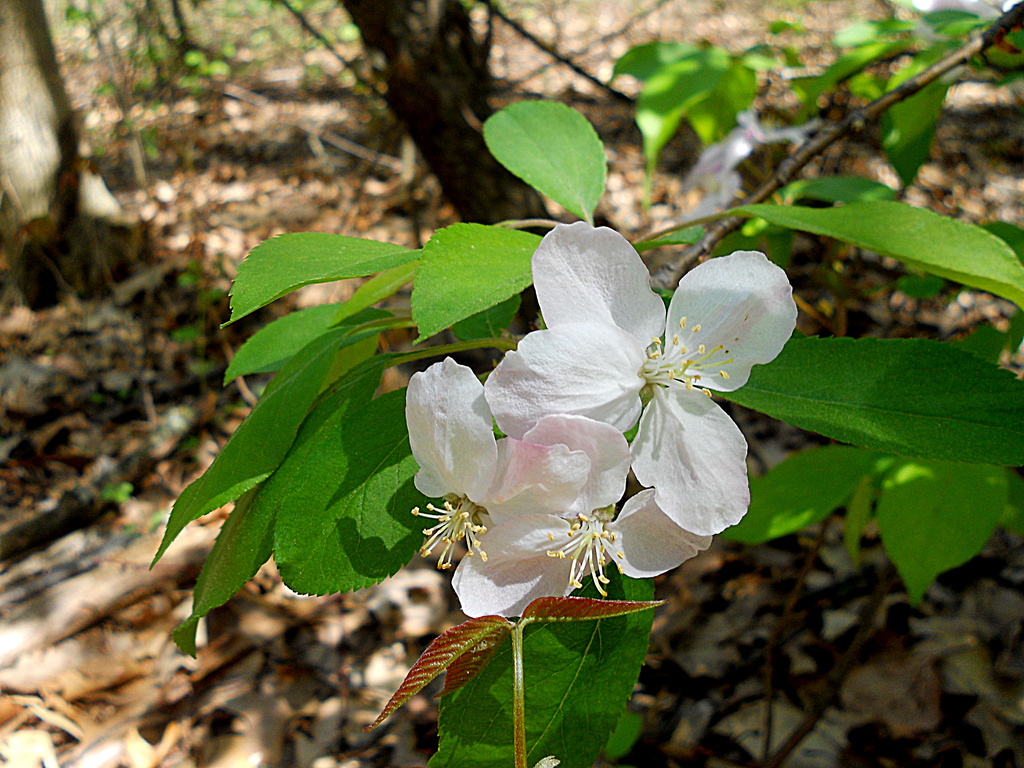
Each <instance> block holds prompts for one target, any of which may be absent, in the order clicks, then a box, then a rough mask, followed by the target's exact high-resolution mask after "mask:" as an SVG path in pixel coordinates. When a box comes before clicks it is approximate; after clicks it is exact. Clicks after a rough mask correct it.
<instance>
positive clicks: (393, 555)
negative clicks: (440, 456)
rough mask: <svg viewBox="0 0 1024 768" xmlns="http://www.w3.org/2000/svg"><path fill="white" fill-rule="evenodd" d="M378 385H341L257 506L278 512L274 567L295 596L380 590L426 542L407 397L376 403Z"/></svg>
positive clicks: (387, 396) (259, 495) (389, 395)
mask: <svg viewBox="0 0 1024 768" xmlns="http://www.w3.org/2000/svg"><path fill="white" fill-rule="evenodd" d="M378 379H379V377H378ZM371 382H373V377H372V376H371V377H368V378H365V380H364V381H362V382H357V383H354V384H352V385H349V386H342V387H340V388H339V389H337V390H336V391H334V392H333V393H331V394H330V395H328V396H326V397H324V398H323V399H322V400H321V401H320V403H319V404H318V405H317V407H316V408H315V409H314V410H313V412H312V413H311V414H310V415H309V418H308V419H307V420H306V422H305V423H304V424H303V425H302V430H301V432H300V433H299V436H298V437H297V438H296V440H295V445H294V447H293V448H292V450H291V451H290V452H289V453H288V457H287V458H286V459H285V460H284V462H283V463H282V464H281V466H280V468H279V469H278V470H277V472H275V473H274V475H273V477H271V478H270V480H268V481H267V482H266V483H265V484H264V485H263V487H262V488H260V489H259V491H258V492H257V494H256V498H255V500H254V502H253V504H254V506H255V507H256V508H257V509H264V508H268V509H272V510H274V513H275V514H276V515H277V526H276V528H275V532H274V560H275V562H276V563H277V565H278V568H279V569H280V571H281V577H282V579H283V580H284V582H285V584H287V585H288V586H289V587H291V588H292V589H294V590H295V591H296V592H301V593H303V594H316V595H324V594H328V593H331V592H345V591H348V590H352V589H360V588H361V587H366V586H369V585H371V584H375V583H377V582H379V581H382V580H383V579H385V578H387V577H388V576H391V575H392V574H394V573H396V572H397V571H398V569H399V568H401V567H402V566H403V565H405V564H406V563H408V562H409V560H410V559H411V558H412V556H413V555H414V554H415V553H416V551H417V549H418V548H419V546H420V545H421V544H422V543H423V534H422V533H421V531H420V529H421V527H422V523H421V522H420V521H418V520H417V519H416V518H415V517H414V516H413V515H412V514H411V510H412V508H413V507H415V506H417V505H420V504H423V503H424V500H423V496H422V495H421V494H420V493H419V492H418V491H416V489H415V488H414V487H413V483H412V479H413V476H414V475H415V474H416V471H417V469H418V467H417V465H416V461H415V460H414V459H413V457H412V454H411V452H410V450H409V435H408V431H407V430H406V426H405V390H404V389H403V390H398V391H396V392H389V393H387V394H385V395H381V396H380V397H378V398H377V399H376V400H370V396H371V395H372V393H373V388H372V387H371ZM373 386H375V384H373Z"/></svg>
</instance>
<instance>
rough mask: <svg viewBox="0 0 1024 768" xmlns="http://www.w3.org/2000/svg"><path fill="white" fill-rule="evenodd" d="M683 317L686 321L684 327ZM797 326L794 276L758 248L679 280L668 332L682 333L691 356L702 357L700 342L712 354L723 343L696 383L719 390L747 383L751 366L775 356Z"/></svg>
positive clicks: (706, 265)
mask: <svg viewBox="0 0 1024 768" xmlns="http://www.w3.org/2000/svg"><path fill="white" fill-rule="evenodd" d="M682 318H685V319H686V325H685V327H683V328H680V320H681V319H682ZM795 325H796V303H795V302H794V301H793V288H792V286H791V285H790V284H789V278H787V277H786V273H785V271H783V270H782V269H780V268H779V267H778V266H776V265H775V264H773V263H772V262H771V261H769V260H768V258H767V257H766V256H765V255H764V254H763V253H758V252H757V251H737V252H735V253H733V254H731V255H729V256H722V257H721V258H717V259H711V260H710V261H706V262H704V263H703V264H700V265H698V266H697V267H695V268H694V269H693V270H691V271H690V272H688V273H687V274H686V275H685V276H684V277H683V279H682V280H680V281H679V287H678V288H677V289H676V292H675V295H674V296H673V297H672V302H671V304H670V305H669V308H668V329H669V330H668V335H669V336H671V335H672V334H673V333H677V332H678V333H679V338H680V339H681V340H682V342H683V344H685V345H686V347H687V349H688V353H689V355H690V356H691V357H693V358H697V357H699V356H700V353H699V352H698V349H699V347H700V346H701V345H703V346H704V348H705V350H706V351H707V352H709V353H711V352H713V350H715V348H716V347H718V346H719V345H721V347H722V349H721V350H720V351H714V352H713V354H709V356H708V360H707V366H706V367H705V370H704V371H702V372H701V373H702V376H701V378H700V380H699V381H698V382H697V384H698V386H701V387H706V388H708V389H715V390H718V391H720V392H731V391H733V390H735V389H738V388H739V387H742V386H743V385H744V384H746V382H747V379H748V378H749V377H750V369H751V367H752V366H754V365H756V364H758V363H767V362H770V361H771V360H774V359H775V357H776V356H777V355H778V354H779V352H781V351H782V348H783V347H784V346H785V345H786V342H787V341H789V337H790V336H791V335H792V333H793V328H794V327H795ZM695 326H700V329H699V330H694V329H695ZM720 371H725V372H726V373H727V377H725V376H722V375H720V373H719V372H720Z"/></svg>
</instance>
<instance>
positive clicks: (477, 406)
mask: <svg viewBox="0 0 1024 768" xmlns="http://www.w3.org/2000/svg"><path fill="white" fill-rule="evenodd" d="M532 266H533V277H534V285H535V287H536V291H537V299H538V302H539V304H540V309H541V313H542V316H543V318H544V321H545V323H546V326H547V327H546V329H545V330H539V331H534V332H533V333H530V334H528V335H527V336H526V337H524V338H523V339H522V341H521V342H520V343H519V346H518V349H517V350H516V351H514V352H509V353H508V354H507V355H506V356H505V358H504V359H503V360H502V361H501V363H500V364H499V365H498V366H497V368H495V370H494V371H493V372H492V373H491V374H490V376H489V377H488V379H487V382H486V384H481V383H480V381H479V380H478V379H477V377H476V376H475V375H474V374H473V372H472V371H470V370H469V369H468V368H466V367H464V366H461V365H459V364H458V363H456V362H455V361H453V360H451V359H450V358H449V359H446V360H444V361H442V362H440V363H437V364H435V365H433V366H431V367H430V368H429V369H428V370H427V371H425V372H423V373H418V374H415V375H414V376H413V377H412V380H411V381H410V383H409V390H408V395H407V400H406V402H407V406H406V418H407V422H408V426H409V439H410V442H411V446H412V452H413V456H414V457H415V458H416V461H417V462H418V463H419V465H420V471H419V473H418V474H417V475H416V479H415V483H416V487H417V488H418V489H419V490H420V491H421V492H423V493H424V494H425V495H427V496H430V497H432V498H439V499H444V501H443V502H442V504H441V506H435V505H433V504H431V505H428V506H427V508H426V510H421V509H416V510H414V514H417V515H419V516H421V517H426V518H428V519H430V520H431V521H432V522H433V524H432V525H431V526H430V527H428V528H426V529H425V530H424V534H425V535H426V537H427V539H426V542H425V543H424V545H423V549H422V553H423V554H429V553H430V552H431V551H433V550H434V549H435V548H437V547H440V548H441V549H440V559H439V561H438V565H439V566H440V567H442V568H447V567H450V566H451V564H452V555H453V550H454V548H455V544H456V542H460V541H463V542H464V543H465V545H466V547H467V548H468V551H469V554H468V556H467V557H464V558H463V559H462V562H461V563H460V564H459V566H458V568H457V569H456V572H455V576H454V580H453V583H454V586H455V590H456V592H457V593H458V596H459V599H460V601H461V603H462V608H463V610H464V611H465V613H466V614H468V615H470V616H482V615H487V614H499V615H503V616H519V615H521V614H522V611H523V609H524V608H525V607H526V606H527V605H528V604H529V603H530V602H532V601H533V600H534V599H536V598H538V597H543V596H555V595H556V596H563V595H568V594H569V593H570V592H572V591H573V590H574V589H577V588H579V587H581V586H582V585H583V581H584V579H585V578H586V577H588V576H589V577H591V578H592V579H593V580H594V583H595V585H596V586H597V589H598V591H600V592H601V593H602V594H604V585H605V584H607V583H608V578H607V576H606V575H605V569H606V567H607V566H608V565H609V564H610V563H614V564H615V566H616V567H617V568H618V569H619V570H620V571H621V572H622V573H624V574H626V575H627V576H631V577H634V578H647V577H652V576H656V575H658V574H660V573H664V572H665V571H668V570H670V569H672V568H674V567H676V566H677V565H679V564H680V563H682V562H683V561H684V560H686V559H688V558H690V557H693V556H694V555H695V554H697V553H698V552H699V551H701V550H702V549H705V548H706V547H707V546H708V545H709V544H710V541H711V538H710V537H711V536H712V535H713V534H715V533H718V532H720V531H722V530H724V529H725V528H727V527H728V526H730V525H734V524H735V523H737V522H738V521H739V520H740V518H741V517H742V516H743V514H744V513H745V511H746V509H747V505H748V502H749V491H748V485H747V472H746V451H747V445H746V441H745V440H744V438H743V435H742V434H741V433H740V431H739V429H738V428H737V427H736V425H735V424H734V423H733V422H732V420H731V419H730V418H729V417H728V415H726V414H725V412H724V411H722V410H721V409H720V408H719V407H718V406H717V405H716V404H715V403H714V402H713V401H712V400H711V398H710V394H711V390H717V391H723V392H727V391H732V390H735V389H737V388H738V387H740V386H742V385H743V384H744V383H746V381H747V379H748V377H749V375H750V369H751V367H752V366H753V365H755V364H758V363H766V362H769V361H770V360H772V359H774V358H775V356H776V355H778V353H779V352H780V351H781V350H782V347H783V345H784V344H785V343H786V341H787V340H788V339H789V337H790V335H791V334H792V331H793V328H794V325H795V323H796V305H795V303H794V301H793V297H792V288H791V287H790V284H789V280H788V279H787V277H786V274H785V272H783V270H781V269H780V268H779V267H777V266H775V265H774V264H772V263H771V262H770V261H769V260H768V259H767V258H766V257H765V256H764V254H761V253H757V252H754V251H739V252H736V253H733V254H732V255H730V256H725V257H722V258H717V259H713V260H711V261H708V262H705V263H704V264H701V265H700V266H698V267H697V268H695V269H694V270H692V271H691V272H689V273H688V274H687V275H686V276H685V277H684V278H683V279H682V280H681V281H680V283H679V287H678V289H677V290H676V292H675V294H674V295H673V297H672V300H671V302H670V303H669V305H668V309H667V312H666V308H665V304H664V302H663V301H662V299H661V298H660V297H659V296H658V295H657V294H655V293H654V292H653V291H652V290H651V288H650V285H649V275H648V273H647V269H646V267H645V266H644V264H643V262H642V261H641V260H640V257H639V256H638V255H637V253H636V251H635V250H634V249H633V247H632V246H631V245H630V244H629V243H628V242H627V241H626V240H625V239H624V238H623V237H622V236H621V235H619V234H618V233H616V232H614V231H613V230H610V229H607V228H603V227H602V228H594V227H592V226H590V225H589V224H586V223H583V222H578V223H576V224H571V225H559V226H557V227H555V229H554V230H552V231H551V232H550V233H549V234H548V235H547V236H546V237H545V238H544V240H543V241H542V242H541V244H540V246H539V247H538V248H537V251H536V253H535V254H534V256H533V263H532ZM495 422H496V423H497V426H498V428H499V429H500V430H501V432H502V433H503V435H504V436H503V437H501V438H500V439H498V438H496V437H495V432H494V427H493V425H494V423H495ZM638 422H639V427H638V429H637V431H636V435H635V437H634V439H633V441H632V444H630V443H628V442H627V440H626V438H625V436H624V434H623V433H624V432H627V431H629V430H631V429H632V428H633V427H635V426H637V423H638ZM630 469H632V472H633V474H634V476H635V477H636V479H637V480H638V481H639V483H640V484H641V485H643V486H646V490H643V491H641V492H640V493H638V494H636V495H634V496H633V497H631V498H630V499H629V500H627V501H626V502H625V504H624V505H623V506H622V508H621V509H620V510H618V511H616V505H617V503H618V502H619V501H620V499H621V498H622V496H623V494H624V492H625V487H626V477H627V474H628V473H629V471H630Z"/></svg>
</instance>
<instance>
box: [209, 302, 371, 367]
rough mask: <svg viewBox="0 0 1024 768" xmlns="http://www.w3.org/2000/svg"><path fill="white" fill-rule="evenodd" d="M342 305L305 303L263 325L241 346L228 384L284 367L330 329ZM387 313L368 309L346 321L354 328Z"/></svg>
mask: <svg viewBox="0 0 1024 768" xmlns="http://www.w3.org/2000/svg"><path fill="white" fill-rule="evenodd" d="M343 306H344V304H321V305H319V306H316V307H306V308H305V309H299V310H296V311H295V312H292V313H291V314H290V315H285V316H284V317H280V318H278V319H277V320H275V321H274V322H272V323H269V324H268V325H266V326H264V327H263V328H261V329H260V330H258V331H257V332H256V333H254V334H253V335H252V336H251V337H250V338H249V339H248V340H247V341H246V342H245V343H244V344H243V345H242V346H241V347H239V348H238V352H236V353H235V357H234V358H233V359H232V360H231V363H230V365H228V368H227V370H226V371H225V372H224V383H225V384H228V383H229V382H231V381H233V380H234V379H236V378H238V377H239V376H248V375H250V374H253V373H266V372H268V371H279V370H281V368H283V367H284V366H285V364H286V363H287V362H288V361H289V360H291V359H292V357H294V356H295V354H296V353H297V352H298V351H299V350H300V349H302V348H303V347H304V346H306V345H307V344H309V343H310V342H311V341H313V340H314V339H315V338H317V337H318V336H320V335H322V334H324V333H326V332H327V330H328V328H330V327H331V326H332V325H333V324H334V323H335V322H336V317H337V315H338V308H339V307H343ZM384 317H389V315H388V313H387V312H383V311H381V310H374V309H368V310H364V311H363V312H362V313H360V314H359V315H356V316H354V317H349V318H347V320H348V321H347V322H345V324H344V325H345V327H346V328H348V329H349V330H353V331H354V330H355V328H356V327H357V326H359V325H361V324H362V323H365V322H369V321H371V320H379V319H381V318H384ZM378 332H379V330H378V329H374V330H373V331H372V334H371V338H372V337H376V335H377V333H378ZM372 351H373V350H371V354H372Z"/></svg>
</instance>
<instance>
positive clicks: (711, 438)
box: [631, 384, 750, 536]
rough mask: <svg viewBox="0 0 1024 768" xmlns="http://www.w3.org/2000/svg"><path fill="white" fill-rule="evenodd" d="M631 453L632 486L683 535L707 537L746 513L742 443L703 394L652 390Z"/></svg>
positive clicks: (733, 427) (675, 389)
mask: <svg viewBox="0 0 1024 768" xmlns="http://www.w3.org/2000/svg"><path fill="white" fill-rule="evenodd" d="M631 452H632V454H633V472H634V474H636V478H637V480H639V481H640V483H641V485H646V486H652V487H653V488H654V489H655V490H656V491H657V497H656V498H657V501H658V506H659V507H661V509H662V510H663V511H664V512H665V514H666V515H668V516H669V517H670V518H671V519H672V520H673V521H674V522H676V523H677V524H678V525H680V526H681V527H682V528H684V529H686V530H687V531H691V532H692V533H696V534H698V535H701V536H711V535H713V534H716V533H720V532H721V531H723V530H725V529H726V528H728V527H729V526H730V525H735V524H736V523H738V522H739V521H740V518H742V517H743V515H744V514H745V513H746V511H747V506H748V505H749V504H750V489H749V486H748V485H747V465H746V455H747V441H746V440H744V438H743V434H742V433H741V432H740V430H739V428H738V427H737V426H736V425H735V424H734V423H733V421H732V419H730V418H729V416H728V415H727V414H726V413H725V411H723V410H722V409H721V408H719V407H718V406H717V405H716V404H715V403H713V402H712V401H711V399H710V398H709V397H707V396H706V395H704V394H703V393H702V392H699V391H692V392H691V391H687V390H686V389H685V387H683V386H682V385H681V384H673V385H672V386H671V387H670V388H668V389H666V388H664V387H659V388H657V389H656V390H655V393H654V399H652V400H651V402H650V403H649V404H648V406H647V410H646V411H644V415H643V417H642V418H641V419H640V430H639V432H638V433H637V436H636V439H635V440H633V445H632V447H631Z"/></svg>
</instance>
